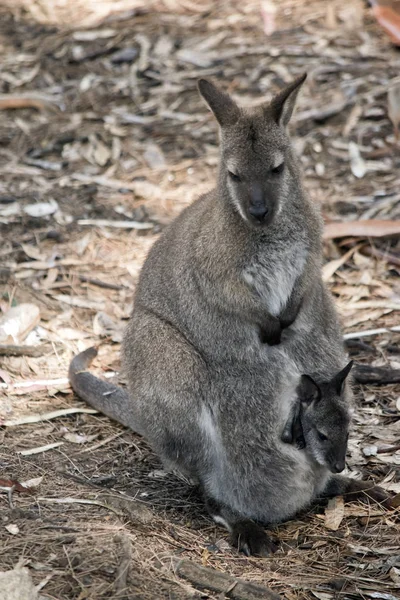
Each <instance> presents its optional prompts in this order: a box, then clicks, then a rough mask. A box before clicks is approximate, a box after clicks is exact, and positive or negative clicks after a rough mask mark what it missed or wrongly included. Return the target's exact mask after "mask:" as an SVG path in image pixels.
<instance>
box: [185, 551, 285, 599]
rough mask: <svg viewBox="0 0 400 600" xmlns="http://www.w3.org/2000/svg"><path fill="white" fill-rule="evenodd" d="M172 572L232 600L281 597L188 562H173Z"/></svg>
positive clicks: (265, 589) (261, 587)
mask: <svg viewBox="0 0 400 600" xmlns="http://www.w3.org/2000/svg"><path fill="white" fill-rule="evenodd" d="M174 570H175V572H176V574H177V575H179V577H183V578H184V579H187V580H188V581H190V582H191V583H192V584H193V585H195V586H196V587H198V588H200V589H207V590H212V591H213V592H223V593H224V594H225V596H226V597H227V598H232V599H233V600H280V599H281V596H279V595H278V594H275V592H273V591H271V590H270V589H268V588H266V587H264V586H261V585H257V584H255V583H248V582H247V581H243V580H242V579H237V578H236V577H232V576H231V575H227V574H226V573H222V572H221V571H217V570H216V569H211V568H209V567H201V566H200V565H197V564H196V563H193V562H191V561H189V560H180V561H176V562H175V561H174ZM233 584H235V585H233Z"/></svg>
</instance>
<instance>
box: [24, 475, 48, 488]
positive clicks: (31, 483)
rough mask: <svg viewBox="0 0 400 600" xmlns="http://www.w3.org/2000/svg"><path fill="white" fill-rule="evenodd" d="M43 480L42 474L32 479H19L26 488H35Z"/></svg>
mask: <svg viewBox="0 0 400 600" xmlns="http://www.w3.org/2000/svg"><path fill="white" fill-rule="evenodd" d="M42 481H43V475H41V476H40V477H34V478H33V479H27V480H26V481H21V485H23V486H24V487H26V488H28V489H30V490H31V489H32V488H37V487H39V485H40V484H41V483H42Z"/></svg>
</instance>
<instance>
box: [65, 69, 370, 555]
mask: <svg viewBox="0 0 400 600" xmlns="http://www.w3.org/2000/svg"><path fill="white" fill-rule="evenodd" d="M304 80H305V75H302V76H300V77H298V78H297V79H295V80H294V81H293V82H292V83H290V84H288V85H287V86H286V87H285V88H284V89H283V90H282V91H280V92H279V93H278V94H276V95H275V96H274V97H273V99H272V101H270V102H265V103H264V104H261V105H259V106H257V107H253V108H248V109H247V108H243V107H240V106H238V105H237V104H236V102H235V100H234V99H233V98H232V97H231V96H229V94H227V93H226V92H223V91H221V90H220V89H219V88H218V87H217V86H216V85H215V84H213V83H212V82H210V81H207V80H204V79H203V80H200V81H199V90H200V93H201V95H202V96H203V98H204V99H205V101H206V102H207V104H208V106H209V107H210V109H211V110H212V112H213V113H214V115H215V117H216V119H217V121H218V123H219V126H220V140H221V143H220V162H219V172H218V180H217V184H216V187H215V188H214V189H213V190H211V191H210V192H209V193H207V194H205V195H203V196H201V197H200V198H198V199H197V200H196V201H195V202H193V204H192V205H191V206H189V207H187V208H186V209H185V210H184V211H182V213H181V214H180V215H179V216H178V217H177V218H176V219H175V220H174V221H173V222H172V223H171V224H170V225H169V227H168V228H167V229H165V230H164V232H163V233H162V235H161V236H160V237H159V238H158V239H157V241H156V242H155V244H154V245H153V247H152V249H151V250H150V252H149V254H148V256H147V258H146V260H145V262H144V265H143V267H142V270H141V273H140V277H139V281H138V284H137V286H136V292H135V301H134V309H133V312H132V315H131V318H130V320H129V323H128V325H127V328H126V332H125V338H124V343H123V347H122V358H123V364H124V369H125V375H126V379H127V381H128V391H127V392H125V391H124V390H121V389H119V388H117V387H115V386H112V385H111V384H109V383H108V382H104V381H101V380H100V379H98V378H96V377H93V376H92V375H91V374H90V373H87V372H85V369H86V368H87V366H88V364H89V363H90V359H91V356H92V354H93V352H92V351H91V350H90V349H89V350H88V351H86V352H84V353H83V354H80V355H78V356H77V357H75V358H74V359H73V361H72V363H71V365H70V371H69V376H70V381H71V384H72V387H73V389H74V390H75V391H76V392H77V394H78V395H79V396H81V398H84V399H85V400H86V401H87V402H89V404H91V405H92V406H94V407H95V408H96V409H98V410H100V411H102V412H103V413H105V414H106V415H109V416H110V417H111V418H113V419H116V420H117V421H119V422H120V423H123V424H125V425H126V426H128V427H130V428H131V429H132V430H133V431H135V432H137V433H140V434H141V435H143V436H144V437H145V438H146V439H147V440H148V442H149V443H150V444H151V445H152V447H153V448H154V450H155V452H157V453H158V455H159V456H160V458H161V459H162V461H163V463H164V465H165V467H166V468H171V469H175V470H180V471H181V472H182V473H184V474H185V475H186V477H188V478H190V479H192V480H196V481H198V483H199V485H200V486H201V488H202V489H203V491H204V494H205V496H206V497H208V498H212V499H214V500H215V501H216V502H218V503H219V504H220V505H221V506H222V508H221V510H220V513H219V518H220V522H222V523H224V524H225V525H226V526H227V528H228V529H230V531H235V523H238V522H243V521H249V520H250V521H255V522H262V523H277V522H279V521H283V520H286V519H289V518H291V517H293V516H294V515H295V514H296V513H297V512H298V511H299V510H301V509H303V508H305V507H307V506H309V505H310V504H311V503H312V502H313V501H314V500H315V499H316V498H317V497H319V496H321V495H323V494H324V493H325V492H327V491H329V490H330V491H332V490H334V492H335V493H343V492H345V493H352V490H354V485H355V484H354V483H353V480H346V479H345V478H344V479H337V478H338V477H339V476H337V475H332V473H331V472H330V470H329V468H328V466H327V465H326V464H321V462H323V461H321V460H319V459H318V460H316V458H315V456H313V454H312V453H310V452H308V451H305V450H308V448H306V449H305V450H302V449H298V448H296V447H294V446H293V445H291V444H287V443H284V442H283V441H282V440H281V434H282V431H283V430H284V428H285V424H286V423H287V421H288V419H289V418H290V411H291V408H292V400H293V398H294V397H295V395H296V390H297V388H298V385H299V382H300V380H301V375H302V374H303V373H310V374H313V378H314V379H315V381H317V382H320V381H330V380H331V379H332V378H333V377H334V376H335V374H337V373H338V372H339V371H340V370H341V369H342V368H343V366H344V365H345V364H346V355H345V352H344V348H343V338H342V334H341V331H340V327H339V324H338V320H337V316H336V311H335V307H334V304H333V301H332V298H331V295H330V294H329V292H328V291H327V289H326V287H325V285H324V283H323V281H322V277H321V261H322V252H321V248H322V241H321V232H322V219H321V215H320V212H319V209H318V207H317V206H316V205H315V204H314V203H313V202H311V201H310V199H309V198H308V196H307V194H306V193H305V191H304V189H303V185H302V178H301V165H300V163H299V161H298V159H297V158H296V156H295V153H294V151H293V148H292V145H291V141H290V137H289V134H288V131H287V125H288V122H289V119H290V116H291V114H292V111H293V108H294V104H295V99H296V96H297V93H298V91H299V90H300V87H301V85H302V84H303V82H304ZM276 320H278V321H279V325H280V329H281V334H280V343H279V344H276V345H269V344H268V343H267V344H262V343H260V331H261V330H264V329H265V330H266V331H271V332H273V335H272V338H271V339H272V342H276V341H278V338H279V335H278V333H277V332H278V330H279V327H276V325H275V323H276ZM282 324H283V325H285V324H288V325H289V326H287V327H286V328H283V329H282ZM267 338H268V336H267ZM342 400H343V407H344V410H346V409H347V408H348V406H349V403H350V400H351V389H350V386H349V384H348V382H346V385H345V387H344V390H343V394H342ZM304 436H305V439H307V435H306V432H304ZM307 445H308V444H307ZM356 483H357V484H359V483H360V482H356ZM352 486H353V487H352ZM233 515H234V517H233ZM251 527H253V525H252V526H251ZM257 532H258V530H257ZM260 535H261V534H260ZM257 536H258V533H257V534H256V535H254V536H253V537H252V540H253V539H254V538H257ZM237 539H238V540H239V542H240V540H241V539H245V540H246V541H245V542H244V545H243V548H247V549H248V551H249V552H253V551H255V549H256V546H257V543H256V541H254V542H253V541H251V542H250V541H249V540H247V538H246V536H245V535H244V533H243V532H240V535H239V536H238V538H237ZM240 543H241V542H240ZM258 545H260V544H258Z"/></svg>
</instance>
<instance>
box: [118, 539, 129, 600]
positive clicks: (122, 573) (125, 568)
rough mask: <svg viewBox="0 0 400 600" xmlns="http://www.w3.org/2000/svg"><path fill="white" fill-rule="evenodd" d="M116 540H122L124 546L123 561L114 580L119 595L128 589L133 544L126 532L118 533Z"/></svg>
mask: <svg viewBox="0 0 400 600" xmlns="http://www.w3.org/2000/svg"><path fill="white" fill-rule="evenodd" d="M114 540H115V541H116V542H120V544H121V546H122V557H121V562H120V564H119V566H118V569H117V575H116V577H115V582H114V587H115V595H116V596H117V597H118V596H120V595H122V594H123V593H124V592H126V591H127V579H128V575H129V570H130V567H131V560H132V545H131V542H130V539H129V537H128V536H127V535H126V533H120V534H118V535H116V536H115V538H114Z"/></svg>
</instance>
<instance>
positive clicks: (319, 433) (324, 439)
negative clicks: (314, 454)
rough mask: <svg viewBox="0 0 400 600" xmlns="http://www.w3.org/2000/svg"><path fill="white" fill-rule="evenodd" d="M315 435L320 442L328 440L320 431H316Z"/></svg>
mask: <svg viewBox="0 0 400 600" xmlns="http://www.w3.org/2000/svg"><path fill="white" fill-rule="evenodd" d="M317 433H318V437H319V439H320V440H321V442H326V440H327V439H328V438H327V436H326V435H325V434H324V433H321V431H318V432H317Z"/></svg>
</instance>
